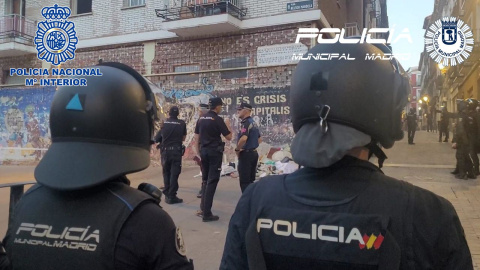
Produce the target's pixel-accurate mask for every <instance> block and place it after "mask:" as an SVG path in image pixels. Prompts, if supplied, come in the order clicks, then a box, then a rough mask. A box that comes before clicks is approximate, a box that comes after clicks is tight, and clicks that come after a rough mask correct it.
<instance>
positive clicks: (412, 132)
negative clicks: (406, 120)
mask: <svg viewBox="0 0 480 270" xmlns="http://www.w3.org/2000/svg"><path fill="white" fill-rule="evenodd" d="M415 129H416V127H412V126H409V127H408V143H413V138H414V137H415Z"/></svg>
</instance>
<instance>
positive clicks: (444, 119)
mask: <svg viewBox="0 0 480 270" xmlns="http://www.w3.org/2000/svg"><path fill="white" fill-rule="evenodd" d="M440 112H441V115H440V128H439V129H440V132H439V134H438V142H441V141H442V136H443V135H445V140H444V141H443V142H448V138H449V134H450V132H449V131H448V124H449V122H450V121H449V120H450V118H451V114H450V113H449V112H448V111H447V107H442V110H441V111H440Z"/></svg>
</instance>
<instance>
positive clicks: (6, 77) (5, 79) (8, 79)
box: [0, 69, 25, 84]
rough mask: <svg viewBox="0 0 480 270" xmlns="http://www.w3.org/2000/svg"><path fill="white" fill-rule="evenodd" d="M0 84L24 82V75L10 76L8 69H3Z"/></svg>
mask: <svg viewBox="0 0 480 270" xmlns="http://www.w3.org/2000/svg"><path fill="white" fill-rule="evenodd" d="M0 84H25V77H22V76H17V75H13V76H10V70H8V69H6V70H4V71H3V78H2V81H1V82H0Z"/></svg>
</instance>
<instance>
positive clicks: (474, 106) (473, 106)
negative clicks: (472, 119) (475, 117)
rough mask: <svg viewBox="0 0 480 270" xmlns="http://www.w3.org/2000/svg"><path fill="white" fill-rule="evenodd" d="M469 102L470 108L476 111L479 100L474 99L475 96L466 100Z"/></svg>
mask: <svg viewBox="0 0 480 270" xmlns="http://www.w3.org/2000/svg"><path fill="white" fill-rule="evenodd" d="M465 101H466V102H467V104H468V110H470V111H475V110H476V109H477V106H478V100H476V99H474V98H468V99H466V100H465Z"/></svg>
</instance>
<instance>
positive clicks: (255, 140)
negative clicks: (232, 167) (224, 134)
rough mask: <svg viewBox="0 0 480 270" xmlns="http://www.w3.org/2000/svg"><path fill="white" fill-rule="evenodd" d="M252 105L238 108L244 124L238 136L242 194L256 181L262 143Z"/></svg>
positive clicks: (241, 105) (239, 173)
mask: <svg viewBox="0 0 480 270" xmlns="http://www.w3.org/2000/svg"><path fill="white" fill-rule="evenodd" d="M251 113H252V105H250V104H248V103H245V102H243V103H241V104H240V106H238V108H237V114H238V117H239V118H240V119H242V122H241V124H240V131H239V132H238V136H237V148H235V152H236V153H237V156H238V175H239V178H240V188H241V189H242V193H243V192H244V191H245V189H246V188H247V187H248V185H250V184H252V183H253V181H255V175H256V173H257V163H258V153H257V147H258V145H259V144H260V142H261V136H260V130H259V129H258V127H257V124H256V123H255V121H254V120H253V119H252V117H251V116H250V115H251Z"/></svg>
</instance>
